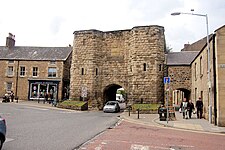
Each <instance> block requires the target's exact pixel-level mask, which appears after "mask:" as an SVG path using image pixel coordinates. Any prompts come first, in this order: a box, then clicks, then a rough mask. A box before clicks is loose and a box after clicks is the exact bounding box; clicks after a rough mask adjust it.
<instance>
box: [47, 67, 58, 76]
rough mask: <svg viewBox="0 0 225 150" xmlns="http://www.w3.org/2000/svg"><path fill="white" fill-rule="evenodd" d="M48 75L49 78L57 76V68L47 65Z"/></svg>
mask: <svg viewBox="0 0 225 150" xmlns="http://www.w3.org/2000/svg"><path fill="white" fill-rule="evenodd" d="M48 77H49V78H56V77H57V68H56V67H49V68H48Z"/></svg>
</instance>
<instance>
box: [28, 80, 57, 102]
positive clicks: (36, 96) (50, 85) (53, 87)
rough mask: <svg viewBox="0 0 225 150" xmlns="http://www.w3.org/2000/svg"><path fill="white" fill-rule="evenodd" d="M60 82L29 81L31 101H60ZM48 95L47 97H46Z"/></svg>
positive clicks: (29, 97)
mask: <svg viewBox="0 0 225 150" xmlns="http://www.w3.org/2000/svg"><path fill="white" fill-rule="evenodd" d="M59 82H60V81H57V80H29V92H28V99H29V100H44V99H45V98H46V97H48V98H49V99H56V100H57V99H58V89H59ZM46 95H47V96H46Z"/></svg>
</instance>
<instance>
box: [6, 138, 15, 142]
mask: <svg viewBox="0 0 225 150" xmlns="http://www.w3.org/2000/svg"><path fill="white" fill-rule="evenodd" d="M14 140H15V139H11V138H6V140H5V142H11V141H14Z"/></svg>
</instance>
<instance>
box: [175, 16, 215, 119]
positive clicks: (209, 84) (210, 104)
mask: <svg viewBox="0 0 225 150" xmlns="http://www.w3.org/2000/svg"><path fill="white" fill-rule="evenodd" d="M182 14H184V15H195V16H201V17H205V19H206V29H207V32H206V33H207V36H206V38H207V53H208V61H207V66H208V71H207V73H208V87H209V123H212V98H211V80H210V46H209V25H208V16H207V14H205V15H203V14H196V13H183V12H174V13H172V14H171V15H172V16H177V15H182Z"/></svg>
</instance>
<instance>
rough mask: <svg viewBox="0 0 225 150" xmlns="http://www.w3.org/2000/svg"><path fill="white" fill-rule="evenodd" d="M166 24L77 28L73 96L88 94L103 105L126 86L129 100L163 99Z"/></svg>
mask: <svg viewBox="0 0 225 150" xmlns="http://www.w3.org/2000/svg"><path fill="white" fill-rule="evenodd" d="M164 50H165V37H164V28H163V27H161V26H139V27H134V28H132V29H130V30H119V31H109V32H102V31H98V30H84V31H75V32H74V43H73V55H72V64H71V80H70V98H79V97H80V96H86V98H85V99H86V100H90V101H92V102H91V103H92V107H98V108H102V106H103V104H104V103H105V101H107V100H111V99H114V94H115V90H116V89H117V88H118V87H123V88H124V89H125V90H126V93H127V98H128V99H127V100H128V103H136V102H139V101H141V99H142V100H143V102H145V103H150V102H154V103H155V102H159V101H162V100H163V75H164V71H163V64H164V60H165V58H164V57H165V55H164Z"/></svg>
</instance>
